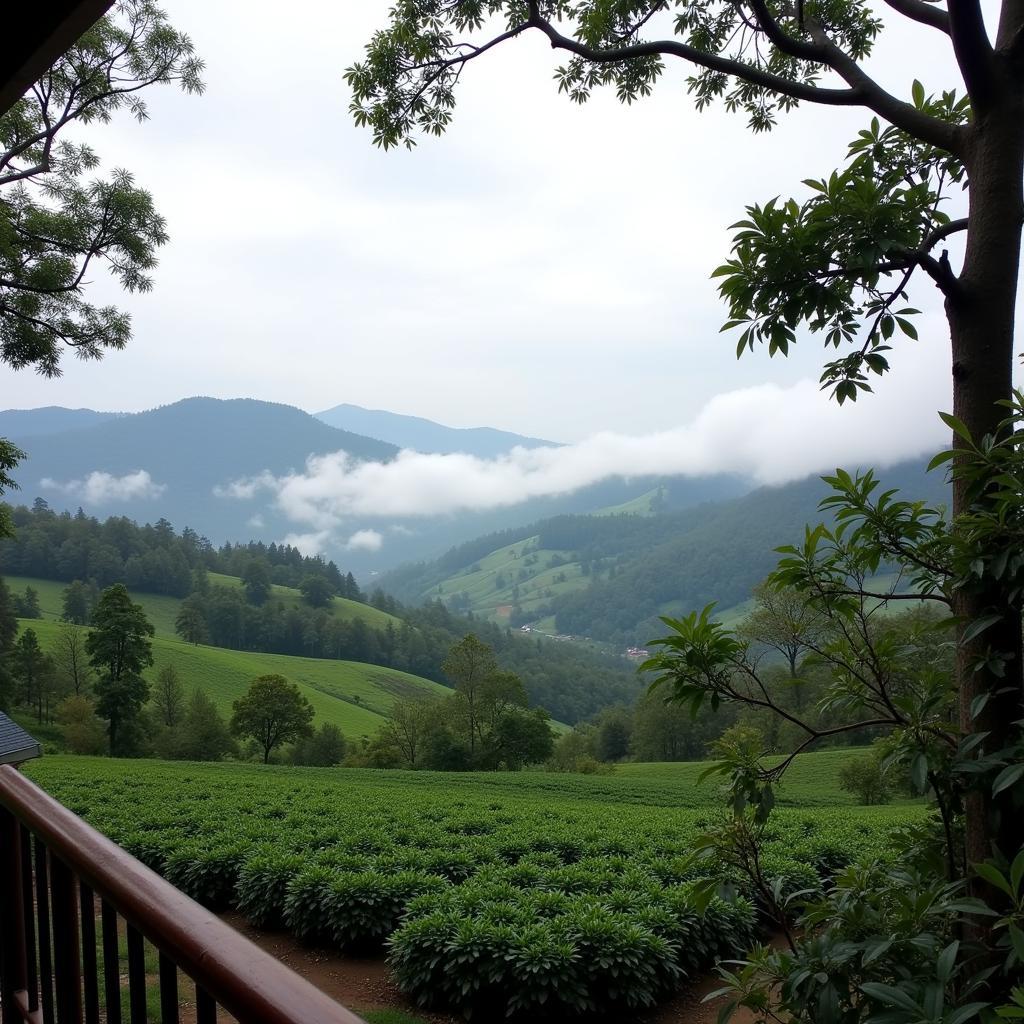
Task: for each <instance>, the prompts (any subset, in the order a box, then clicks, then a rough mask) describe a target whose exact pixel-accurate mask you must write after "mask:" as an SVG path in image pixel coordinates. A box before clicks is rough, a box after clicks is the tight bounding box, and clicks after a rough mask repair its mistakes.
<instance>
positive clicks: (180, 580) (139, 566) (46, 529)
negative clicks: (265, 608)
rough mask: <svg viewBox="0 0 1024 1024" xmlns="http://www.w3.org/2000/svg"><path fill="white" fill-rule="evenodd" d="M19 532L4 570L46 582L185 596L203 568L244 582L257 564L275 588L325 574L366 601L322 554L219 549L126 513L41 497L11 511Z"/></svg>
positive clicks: (345, 593)
mask: <svg viewBox="0 0 1024 1024" xmlns="http://www.w3.org/2000/svg"><path fill="white" fill-rule="evenodd" d="M9 512H10V515H11V520H12V523H13V525H14V527H15V529H16V533H15V535H14V536H13V537H9V538H6V539H4V540H3V541H0V572H2V573H6V574H7V575H11V576H38V577H39V578H40V579H49V580H63V581H66V582H69V583H70V582H72V581H73V580H85V581H92V582H94V583H95V584H96V585H97V586H98V587H100V588H103V587H108V586H110V585H111V584H112V583H124V584H126V585H127V586H128V587H130V588H132V589H134V590H142V591H146V592H147V593H151V594H170V595H171V596H173V597H184V596H186V595H187V594H189V593H191V592H192V590H193V589H194V587H195V583H196V580H195V573H196V571H197V570H206V571H208V572H218V573H223V574H224V575H227V576H239V577H242V576H244V575H245V573H246V572H247V571H248V570H249V569H250V566H251V565H252V564H253V563H254V562H255V563H258V564H261V565H262V566H263V567H265V569H266V570H267V573H268V575H269V577H270V582H271V583H277V584H280V585H282V586H286V587H298V586H299V585H300V584H301V582H302V581H303V580H304V579H305V578H306V577H307V576H310V575H319V576H324V577H326V579H327V580H328V581H329V582H330V584H331V586H332V588H333V592H334V593H336V594H340V595H341V596H342V597H348V598H352V599H353V600H356V601H359V600H362V594H361V592H360V590H359V587H358V585H357V584H356V582H355V579H354V578H353V577H352V574H351V573H348V574H345V575H343V574H342V573H341V571H340V570H339V569H338V567H337V565H335V564H334V562H331V561H325V560H324V559H323V558H321V557H320V556H312V557H311V556H308V555H303V554H302V553H301V552H300V551H299V550H298V549H297V548H294V547H291V546H290V545H287V544H280V545H279V544H262V543H257V542H252V543H249V544H224V545H223V546H221V547H220V548H214V546H213V545H212V544H211V543H210V541H209V540H207V539H206V538H205V537H201V536H200V535H199V534H197V533H196V532H195V530H192V529H189V528H188V527H185V529H183V530H182V531H181V533H180V534H178V533H176V532H175V530H174V528H173V527H172V526H171V524H170V523H169V522H167V520H166V519H160V520H158V521H157V522H156V523H155V524H153V525H150V524H149V523H147V524H146V525H145V526H139V525H137V524H136V523H134V522H132V520H130V519H126V518H124V517H121V516H112V517H111V518H109V519H106V520H104V521H103V522H100V521H99V520H98V519H96V518H94V517H92V516H87V515H86V514H85V513H84V512H83V511H82V510H81V509H79V510H78V512H77V513H75V514H73V515H72V514H71V513H69V512H61V513H57V512H54V511H53V510H52V509H51V508H50V507H49V505H47V503H46V502H45V501H43V500H41V499H37V500H36V502H35V503H34V504H33V506H32V507H31V508H27V507H25V506H20V505H19V506H17V507H15V508H10V509H9Z"/></svg>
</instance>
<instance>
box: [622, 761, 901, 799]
mask: <svg viewBox="0 0 1024 1024" xmlns="http://www.w3.org/2000/svg"><path fill="white" fill-rule="evenodd" d="M867 749H868V748H866V747H839V748H836V749H834V750H819V751H813V752H811V753H807V754H801V755H800V756H799V757H798V758H797V759H796V760H795V761H794V762H793V764H792V766H791V767H790V768H789V769H788V770H787V771H786V774H785V776H784V777H783V782H782V784H781V786H780V787H779V794H778V795H779V802H780V803H783V804H801V805H804V806H810V805H834V804H854V803H856V799H855V798H854V797H853V796H852V795H851V794H850V793H846V792H844V791H843V790H842V789H841V788H840V786H839V769H840V768H841V767H842V766H843V765H844V764H846V763H847V762H848V761H849V760H850V759H851V758H853V757H857V756H859V755H861V754H863V753H864V752H865V751H866V750H867ZM709 764H710V762H708V761H680V762H675V763H657V762H652V763H645V764H623V765H618V766H617V767H616V769H615V772H614V775H613V778H616V779H619V778H621V779H624V780H625V779H628V780H631V781H632V782H635V783H649V784H651V785H655V786H659V787H661V788H662V789H663V790H664V791H665V792H666V793H670V792H673V791H674V792H677V793H680V794H682V793H688V792H691V791H702V792H705V793H706V794H707V796H708V798H709V800H711V799H713V798H714V797H715V794H716V793H717V792H718V790H719V788H720V787H721V785H722V782H721V780H720V779H716V778H715V777H711V778H709V779H706V780H705V781H704V782H701V781H700V775H701V773H702V772H704V771H705V770H706V769H707V768H708V767H709ZM894 802H895V803H897V804H918V803H920V802H921V801H919V800H909V799H897V800H896V801H894Z"/></svg>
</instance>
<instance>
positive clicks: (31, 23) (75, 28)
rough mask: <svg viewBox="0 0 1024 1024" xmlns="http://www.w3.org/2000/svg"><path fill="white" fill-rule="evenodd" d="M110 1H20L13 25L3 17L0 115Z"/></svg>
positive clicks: (108, 5) (0, 64)
mask: <svg viewBox="0 0 1024 1024" xmlns="http://www.w3.org/2000/svg"><path fill="white" fill-rule="evenodd" d="M111 3H112V0H47V2H46V3H34V4H20V5H19V7H18V17H17V21H16V24H15V23H14V22H15V19H14V18H13V17H10V16H8V17H7V18H5V19H4V21H5V24H4V30H3V32H2V33H0V114H4V113H6V112H7V111H8V110H10V108H11V106H12V104H14V103H15V102H17V100H18V99H20V98H21V96H22V95H24V93H26V92H27V91H28V89H29V88H30V87H31V85H32V83H33V82H34V81H35V80H36V79H37V78H39V77H40V76H41V75H42V74H43V73H44V72H45V71H46V70H47V69H48V68H49V67H50V65H51V64H53V63H54V62H55V61H56V60H57V59H58V58H59V57H60V56H61V54H63V53H64V52H65V50H68V49H70V47H71V46H72V45H73V44H74V42H75V40H76V39H78V37H79V36H80V35H82V33H83V32H85V31H86V29H88V28H89V26H90V25H92V23H93V22H94V21H97V20H98V19H99V18H101V17H102V16H103V15H104V14H105V13H106V12H107V9H108V8H109V7H110V6H111ZM12 13H13V12H12Z"/></svg>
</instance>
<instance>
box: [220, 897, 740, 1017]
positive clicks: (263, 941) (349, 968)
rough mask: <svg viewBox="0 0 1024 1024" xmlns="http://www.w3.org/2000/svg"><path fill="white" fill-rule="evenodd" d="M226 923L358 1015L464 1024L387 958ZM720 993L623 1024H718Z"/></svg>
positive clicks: (237, 917)
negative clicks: (403, 988)
mask: <svg viewBox="0 0 1024 1024" xmlns="http://www.w3.org/2000/svg"><path fill="white" fill-rule="evenodd" d="M223 920H224V921H225V922H226V923H227V924H230V925H231V927H232V928H235V929H237V930H238V931H240V932H242V934H243V935H245V936H246V937H247V938H249V939H251V940H252V941H253V942H255V943H256V945H258V946H259V947H260V948H261V949H264V950H266V952H268V953H270V954H271V956H273V957H275V958H276V959H278V960H280V961H281V963H283V964H287V965H288V966H289V967H290V968H291V969H292V970H293V971H296V972H297V973H298V974H301V975H302V977H304V978H305V979H306V980H307V981H310V982H312V983H313V984H314V985H316V987H317V988H319V989H320V990H321V991H323V992H326V993H327V994H328V995H329V996H330V997H331V998H332V999H335V1000H337V1001H338V1002H339V1003H342V1004H343V1005H344V1006H347V1007H349V1008H350V1009H351V1010H353V1011H354V1012H356V1013H359V1012H361V1011H364V1010H377V1009H386V1008H390V1009H395V1010H402V1011H403V1012H405V1013H408V1014H410V1015H412V1016H414V1017H416V1018H418V1019H420V1020H423V1021H427V1022H429V1024H463V1022H462V1020H461V1018H458V1017H449V1016H444V1015H438V1014H430V1013H426V1012H424V1011H423V1010H420V1009H418V1008H417V1007H416V1006H415V1005H414V1004H413V1002H412V1001H411V1000H409V999H408V998H406V997H405V996H404V995H402V993H401V992H399V991H398V987H397V986H396V985H395V983H394V980H393V979H392V977H391V972H390V971H389V970H388V967H387V964H385V962H384V959H383V957H367V958H363V957H347V956H340V955H339V954H338V953H335V952H333V951H331V950H326V949H317V948H315V947H312V946H305V945H303V944H302V943H301V942H299V941H298V940H297V939H295V938H294V937H293V936H291V935H289V934H288V933H286V932H263V931H259V930H257V929H256V928H253V927H252V926H251V925H250V924H249V923H248V922H247V921H246V920H245V918H244V917H243V916H242V915H241V914H235V913H230V914H224V915H223ZM719 987H720V981H719V979H718V977H717V975H712V976H708V977H706V978H703V979H701V981H700V983H699V984H697V985H696V986H694V987H692V988H690V989H686V990H684V991H683V992H681V993H680V994H679V995H678V996H676V997H675V998H674V999H672V1000H670V1001H669V1002H667V1003H663V1004H661V1006H659V1007H658V1008H657V1009H656V1010H653V1011H651V1012H650V1013H644V1014H640V1015H638V1016H637V1017H636V1018H635V1019H634V1020H632V1021H628V1020H626V1019H625V1018H623V1019H622V1021H621V1024H716V1021H717V1019H718V1009H719V1006H720V1005H721V1002H720V1001H715V1002H711V1003H704V1002H702V1000H703V998H704V996H705V995H707V993H708V992H713V991H714V990H715V989H716V988H719ZM753 1019H754V1018H753V1016H752V1015H751V1014H749V1013H737V1014H736V1016H735V1017H733V1021H734V1024H751V1022H752V1021H753Z"/></svg>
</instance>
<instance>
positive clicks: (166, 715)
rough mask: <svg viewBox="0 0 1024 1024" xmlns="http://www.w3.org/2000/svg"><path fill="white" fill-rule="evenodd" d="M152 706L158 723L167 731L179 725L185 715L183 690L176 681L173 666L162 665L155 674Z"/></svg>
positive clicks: (176, 673) (177, 680)
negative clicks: (158, 720) (158, 719)
mask: <svg viewBox="0 0 1024 1024" xmlns="http://www.w3.org/2000/svg"><path fill="white" fill-rule="evenodd" d="M153 705H154V707H155V708H156V713H157V715H158V716H159V718H160V722H161V723H162V724H163V725H165V726H167V728H168V729H173V728H174V727H175V726H177V725H179V724H180V723H181V720H182V718H183V717H184V714H185V690H184V688H183V687H182V685H181V681H180V680H179V679H178V670H177V669H176V668H175V667H174V666H173V665H162V666H161V667H160V671H159V672H157V674H156V685H155V686H154V687H153Z"/></svg>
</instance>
